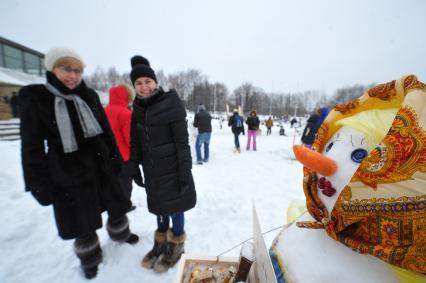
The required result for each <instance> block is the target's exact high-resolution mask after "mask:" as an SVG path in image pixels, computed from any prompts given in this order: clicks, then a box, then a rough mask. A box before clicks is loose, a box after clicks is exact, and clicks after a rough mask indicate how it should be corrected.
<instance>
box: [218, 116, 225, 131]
mask: <svg viewBox="0 0 426 283" xmlns="http://www.w3.org/2000/svg"><path fill="white" fill-rule="evenodd" d="M223 121H225V119H224V118H223V116H220V118H219V128H220V129H221V130H222V125H223Z"/></svg>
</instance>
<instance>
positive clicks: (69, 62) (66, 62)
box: [52, 57, 84, 71]
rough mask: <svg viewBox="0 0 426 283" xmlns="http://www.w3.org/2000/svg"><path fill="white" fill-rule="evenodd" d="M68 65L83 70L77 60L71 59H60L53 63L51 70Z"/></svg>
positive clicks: (81, 64)
mask: <svg viewBox="0 0 426 283" xmlns="http://www.w3.org/2000/svg"><path fill="white" fill-rule="evenodd" d="M68 65H77V66H78V67H79V68H80V69H81V70H82V71H83V70H84V64H83V63H82V62H80V61H79V60H77V59H75V58H73V57H62V58H59V59H58V60H56V61H55V63H54V64H53V68H52V70H53V69H54V68H56V67H59V66H68Z"/></svg>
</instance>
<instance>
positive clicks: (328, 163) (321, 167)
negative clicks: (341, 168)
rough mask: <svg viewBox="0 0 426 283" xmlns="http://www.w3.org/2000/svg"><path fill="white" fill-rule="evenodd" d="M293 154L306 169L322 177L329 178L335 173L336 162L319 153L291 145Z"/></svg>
mask: <svg viewBox="0 0 426 283" xmlns="http://www.w3.org/2000/svg"><path fill="white" fill-rule="evenodd" d="M293 152H294V155H295V156H296V159H297V160H299V161H300V162H301V163H302V164H303V165H304V166H305V167H306V168H309V169H311V170H312V171H315V172H317V173H319V174H321V175H323V176H331V175H333V174H334V173H336V170H337V164H336V162H335V161H334V160H333V159H331V158H328V157H326V156H324V155H322V154H321V153H319V152H316V151H313V150H310V149H309V148H307V147H304V146H301V145H297V144H296V145H293Z"/></svg>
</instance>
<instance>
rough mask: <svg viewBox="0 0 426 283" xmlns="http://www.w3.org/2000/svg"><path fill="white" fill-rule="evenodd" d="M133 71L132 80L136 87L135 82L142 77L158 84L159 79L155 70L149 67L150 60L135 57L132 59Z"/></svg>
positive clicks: (138, 56)
mask: <svg viewBox="0 0 426 283" xmlns="http://www.w3.org/2000/svg"><path fill="white" fill-rule="evenodd" d="M130 64H131V65H132V71H131V72H130V80H131V81H132V84H133V85H135V81H136V80H137V79H138V78H140V77H147V78H151V79H153V80H154V81H155V82H156V83H157V77H156V76H155V72H154V70H153V69H152V68H151V66H150V65H149V61H148V59H146V58H145V57H142V56H140V55H135V56H133V57H132V59H130Z"/></svg>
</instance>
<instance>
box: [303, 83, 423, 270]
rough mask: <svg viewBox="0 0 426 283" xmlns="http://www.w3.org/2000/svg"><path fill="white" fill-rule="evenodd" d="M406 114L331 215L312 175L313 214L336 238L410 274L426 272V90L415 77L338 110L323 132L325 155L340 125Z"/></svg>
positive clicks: (307, 186)
mask: <svg viewBox="0 0 426 283" xmlns="http://www.w3.org/2000/svg"><path fill="white" fill-rule="evenodd" d="M388 108H397V109H399V111H398V113H397V115H396V116H395V118H394V120H393V123H392V126H391V128H390V129H389V131H388V133H387V135H386V137H385V138H384V139H383V140H382V142H381V143H380V144H378V145H377V146H376V147H375V148H374V149H373V150H372V151H371V152H370V153H369V155H368V157H367V158H365V159H364V160H363V161H362V163H361V164H360V166H359V168H358V170H357V171H356V173H355V174H354V176H353V177H352V180H351V181H350V183H349V184H347V186H346V187H345V188H344V189H343V191H342V192H341V194H340V195H339V197H338V200H337V202H336V204H335V206H334V208H333V210H332V211H331V212H329V211H327V209H326V208H325V206H324V204H322V203H321V201H320V199H319V198H318V196H317V193H316V187H317V181H318V178H317V175H316V173H315V172H312V171H311V170H309V169H307V168H304V192H305V195H306V199H307V208H308V211H309V213H310V214H311V215H312V216H313V217H314V218H315V219H316V220H317V221H318V222H315V223H310V224H307V223H300V224H299V226H300V227H308V228H318V227H322V228H324V229H325V230H326V231H327V233H328V235H329V236H330V237H332V238H333V239H335V240H337V241H340V242H342V243H343V244H345V245H346V246H348V247H350V248H352V249H353V250H355V251H358V252H360V253H365V254H371V255H373V256H375V257H377V258H379V259H381V260H383V261H385V262H388V263H391V264H394V265H397V266H400V267H402V268H404V269H407V270H411V271H415V272H419V273H426V147H425V144H426V132H425V129H426V111H425V109H426V85H425V84H423V83H421V82H419V81H418V80H417V78H416V76H414V75H409V76H406V77H403V78H402V79H400V80H394V81H391V82H389V83H386V84H382V85H378V86H376V87H373V88H371V89H369V90H368V91H367V92H366V93H364V94H363V95H362V96H361V97H360V98H358V99H355V100H353V101H350V102H348V103H345V104H342V105H338V106H336V107H335V108H334V109H333V110H332V111H331V112H330V114H329V115H328V117H327V118H326V120H325V121H324V123H323V124H322V125H321V127H320V129H319V130H318V134H317V138H316V140H315V142H314V145H313V148H314V150H315V151H318V152H322V151H323V148H324V146H325V145H326V143H327V141H328V140H329V139H330V138H331V137H332V136H333V134H334V133H336V132H337V131H338V130H339V126H337V125H336V122H337V121H338V120H340V119H342V118H346V117H349V116H352V115H355V114H357V113H359V112H362V111H365V110H368V109H388Z"/></svg>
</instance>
